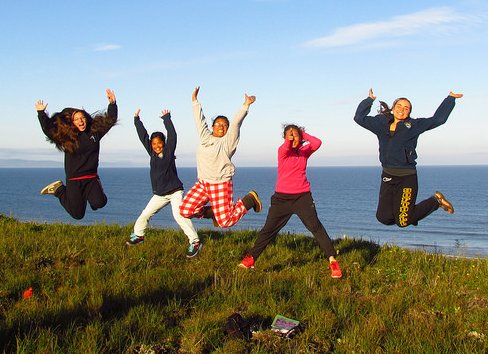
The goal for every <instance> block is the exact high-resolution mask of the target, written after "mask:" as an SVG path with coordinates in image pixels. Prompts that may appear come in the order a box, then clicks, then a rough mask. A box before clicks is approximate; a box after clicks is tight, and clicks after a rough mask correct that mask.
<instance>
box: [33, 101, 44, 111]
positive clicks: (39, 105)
mask: <svg viewBox="0 0 488 354" xmlns="http://www.w3.org/2000/svg"><path fill="white" fill-rule="evenodd" d="M34 107H35V108H36V111H44V110H45V109H46V108H47V103H46V104H44V101H43V100H39V101H37V102H36V104H35V105H34Z"/></svg>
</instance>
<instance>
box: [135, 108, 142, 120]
mask: <svg viewBox="0 0 488 354" xmlns="http://www.w3.org/2000/svg"><path fill="white" fill-rule="evenodd" d="M140 112H141V109H140V108H138V109H137V111H136V113H134V118H136V117H137V118H139V113H140Z"/></svg>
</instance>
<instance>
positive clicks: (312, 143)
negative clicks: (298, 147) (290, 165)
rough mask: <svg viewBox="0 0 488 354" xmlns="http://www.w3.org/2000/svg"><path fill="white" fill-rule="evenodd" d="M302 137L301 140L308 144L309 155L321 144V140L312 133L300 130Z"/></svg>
mask: <svg viewBox="0 0 488 354" xmlns="http://www.w3.org/2000/svg"><path fill="white" fill-rule="evenodd" d="M302 137H303V140H305V141H308V142H309V145H308V146H309V147H308V150H309V156H310V155H312V154H313V153H314V152H315V151H317V150H318V149H319V148H320V146H321V145H322V140H320V139H319V138H317V137H315V136H313V135H310V134H308V133H307V132H302Z"/></svg>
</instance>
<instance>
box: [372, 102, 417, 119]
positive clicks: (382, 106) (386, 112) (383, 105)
mask: <svg viewBox="0 0 488 354" xmlns="http://www.w3.org/2000/svg"><path fill="white" fill-rule="evenodd" d="M400 100H405V101H407V102H408V103H409V104H410V112H408V118H410V113H412V102H410V100H409V99H408V98H405V97H399V98H397V99H396V100H395V101H393V105H392V106H391V108H390V107H389V106H388V104H386V103H385V102H383V101H380V109H379V110H378V113H379V114H384V115H386V116H392V117H393V113H391V111H392V110H393V108H394V107H395V105H396V104H397V103H398V101H400Z"/></svg>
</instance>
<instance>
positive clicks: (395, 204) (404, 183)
mask: <svg viewBox="0 0 488 354" xmlns="http://www.w3.org/2000/svg"><path fill="white" fill-rule="evenodd" d="M417 192H418V180H417V174H413V175H408V176H402V177H398V176H392V175H389V174H387V173H385V172H383V173H382V174H381V187H380V197H379V201H378V209H377V210H376V218H377V219H378V221H379V222H381V223H382V224H385V225H394V224H396V225H398V226H400V227H406V226H408V225H417V223H418V222H419V220H422V219H423V218H425V217H426V216H427V215H429V214H431V213H432V212H434V211H435V210H437V209H438V208H439V203H438V202H437V200H436V199H435V198H434V196H432V197H430V198H428V199H426V200H424V201H422V202H420V203H419V204H417V205H415V203H416V200H417Z"/></svg>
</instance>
